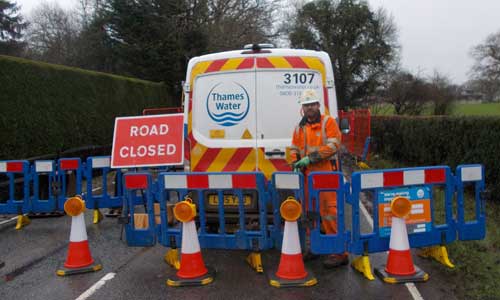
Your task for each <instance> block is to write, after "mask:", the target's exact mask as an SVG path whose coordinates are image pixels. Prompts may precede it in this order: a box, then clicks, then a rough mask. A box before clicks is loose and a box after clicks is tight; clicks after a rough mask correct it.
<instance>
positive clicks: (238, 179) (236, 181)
mask: <svg viewBox="0 0 500 300" xmlns="http://www.w3.org/2000/svg"><path fill="white" fill-rule="evenodd" d="M232 180H233V188H235V189H251V188H256V187H257V177H256V176H255V174H235V175H233V176H232Z"/></svg>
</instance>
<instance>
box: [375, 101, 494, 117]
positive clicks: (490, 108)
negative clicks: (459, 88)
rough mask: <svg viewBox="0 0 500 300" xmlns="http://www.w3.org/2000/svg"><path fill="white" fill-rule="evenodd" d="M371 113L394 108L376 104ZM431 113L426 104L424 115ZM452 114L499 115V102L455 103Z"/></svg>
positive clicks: (392, 112)
mask: <svg viewBox="0 0 500 300" xmlns="http://www.w3.org/2000/svg"><path fill="white" fill-rule="evenodd" d="M371 112H372V114H373V115H393V114H394V108H393V107H392V105H390V104H382V105H376V106H373V107H372V108H371ZM430 114H431V107H430V106H427V107H426V108H425V110H424V115H430ZM451 114H452V115H454V116H500V103H455V104H453V108H452V113H451Z"/></svg>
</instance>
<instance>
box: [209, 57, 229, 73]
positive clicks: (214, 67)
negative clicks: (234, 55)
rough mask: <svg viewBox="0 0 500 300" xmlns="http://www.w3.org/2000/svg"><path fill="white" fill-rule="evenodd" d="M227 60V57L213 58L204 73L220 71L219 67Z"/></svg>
mask: <svg viewBox="0 0 500 300" xmlns="http://www.w3.org/2000/svg"><path fill="white" fill-rule="evenodd" d="M227 60H228V59H227V58H225V59H218V60H214V61H213V62H212V63H211V64H210V66H209V67H208V68H207V70H206V71H205V73H210V72H217V71H220V68H222V66H223V65H224V64H225V63H226V62H227Z"/></svg>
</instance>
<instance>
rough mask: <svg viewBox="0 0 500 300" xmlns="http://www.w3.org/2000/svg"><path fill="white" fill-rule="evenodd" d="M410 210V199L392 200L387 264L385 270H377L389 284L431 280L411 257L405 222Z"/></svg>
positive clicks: (396, 198) (398, 198)
mask: <svg viewBox="0 0 500 300" xmlns="http://www.w3.org/2000/svg"><path fill="white" fill-rule="evenodd" d="M410 210H411V202H410V200H409V199H408V198H405V197H400V196H397V197H395V198H394V199H392V201H391V212H392V215H393V216H392V224H391V237H390V242H389V255H388V257H387V264H386V266H385V268H384V269H380V268H376V269H375V273H376V274H377V275H378V276H380V277H381V278H382V280H384V281H385V282H387V283H404V282H421V281H427V280H428V279H429V274H427V273H425V272H424V271H422V270H420V268H419V267H417V266H415V265H414V264H413V259H412V257H411V252H410V243H409V241H408V233H407V231H406V222H405V220H404V217H406V216H407V215H408V214H409V213H410Z"/></svg>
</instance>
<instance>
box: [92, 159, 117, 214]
mask: <svg viewBox="0 0 500 300" xmlns="http://www.w3.org/2000/svg"><path fill="white" fill-rule="evenodd" d="M96 170H101V174H99V178H98V179H99V181H98V182H94V181H95V180H96V178H94V176H93V172H94V171H96ZM112 171H113V170H112V169H111V157H110V156H96V157H89V158H87V163H86V164H85V178H86V179H87V193H85V197H84V198H85V205H86V207H87V208H88V209H98V208H116V207H121V206H122V192H123V191H122V188H121V185H122V178H121V177H122V172H121V170H120V169H117V170H116V176H115V185H116V188H115V193H114V194H115V195H114V196H112V195H110V191H109V190H108V187H109V185H108V174H109V173H110V172H112ZM95 183H97V184H98V185H99V186H100V192H97V190H96V191H94V190H93V186H94V184H95Z"/></svg>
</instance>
